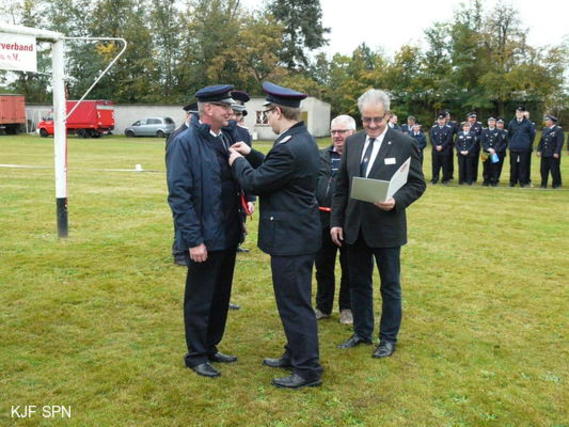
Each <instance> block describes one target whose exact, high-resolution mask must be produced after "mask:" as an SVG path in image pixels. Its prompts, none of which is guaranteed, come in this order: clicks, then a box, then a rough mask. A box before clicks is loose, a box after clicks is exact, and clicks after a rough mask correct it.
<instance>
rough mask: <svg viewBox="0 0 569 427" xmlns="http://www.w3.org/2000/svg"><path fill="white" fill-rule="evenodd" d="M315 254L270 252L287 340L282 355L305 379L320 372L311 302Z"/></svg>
mask: <svg viewBox="0 0 569 427" xmlns="http://www.w3.org/2000/svg"><path fill="white" fill-rule="evenodd" d="M313 264H314V254H310V255H296V256H274V255H273V256H271V271H272V275H273V289H274V291H275V299H276V302H277V308H278V310H279V315H280V318H281V322H282V324H283V328H284V333H285V336H286V340H287V343H286V345H285V349H286V350H285V355H284V356H285V357H287V358H288V359H289V360H290V361H291V364H292V366H293V369H294V373H296V374H298V375H300V376H301V377H302V378H304V379H306V380H316V379H319V378H320V376H321V375H322V367H321V366H320V361H319V359H320V355H319V350H318V326H317V324H316V316H315V314H314V310H313V309H312V304H311V301H310V300H311V286H312V265H313Z"/></svg>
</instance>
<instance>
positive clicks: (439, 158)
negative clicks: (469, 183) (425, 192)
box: [432, 150, 452, 182]
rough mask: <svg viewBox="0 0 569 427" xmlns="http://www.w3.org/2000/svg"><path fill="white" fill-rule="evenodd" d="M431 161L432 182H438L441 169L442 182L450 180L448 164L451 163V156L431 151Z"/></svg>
mask: <svg viewBox="0 0 569 427" xmlns="http://www.w3.org/2000/svg"><path fill="white" fill-rule="evenodd" d="M432 159H433V165H432V168H433V175H432V180H433V182H437V181H438V180H439V174H440V171H441V169H442V171H443V178H442V182H447V181H449V180H450V164H451V163H452V156H450V155H449V154H447V153H444V154H441V153H439V152H438V151H436V150H433V153H432Z"/></svg>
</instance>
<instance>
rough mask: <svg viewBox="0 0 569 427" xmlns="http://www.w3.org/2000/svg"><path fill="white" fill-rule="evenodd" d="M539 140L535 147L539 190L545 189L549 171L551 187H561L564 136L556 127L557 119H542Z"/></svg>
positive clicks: (546, 117)
mask: <svg viewBox="0 0 569 427" xmlns="http://www.w3.org/2000/svg"><path fill="white" fill-rule="evenodd" d="M544 121H545V127H544V128H543V132H542V134H541V135H542V136H541V140H540V141H539V145H538V146H537V155H538V157H541V165H540V166H541V167H540V172H541V188H547V178H549V172H550V171H551V180H552V182H551V186H552V187H553V188H557V187H560V186H561V168H560V165H561V150H562V149H563V142H564V139H565V136H564V134H563V129H562V128H561V126H557V117H555V116H552V115H551V114H547V115H545V117H544Z"/></svg>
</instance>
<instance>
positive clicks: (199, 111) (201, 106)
mask: <svg viewBox="0 0 569 427" xmlns="http://www.w3.org/2000/svg"><path fill="white" fill-rule="evenodd" d="M205 104H206V102H199V101H198V113H199V114H200V115H201V114H203V113H204V111H205V110H204V107H205Z"/></svg>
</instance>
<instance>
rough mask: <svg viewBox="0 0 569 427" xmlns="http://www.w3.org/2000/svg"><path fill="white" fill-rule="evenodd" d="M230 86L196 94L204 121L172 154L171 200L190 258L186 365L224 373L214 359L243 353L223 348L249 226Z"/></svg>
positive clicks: (180, 240)
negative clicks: (236, 159) (231, 131)
mask: <svg viewBox="0 0 569 427" xmlns="http://www.w3.org/2000/svg"><path fill="white" fill-rule="evenodd" d="M231 89H233V86H231V85H215V86H208V87H205V88H203V89H200V90H199V91H197V92H196V94H195V96H196V98H197V100H198V112H199V119H198V118H195V119H194V120H192V121H191V123H190V126H189V128H188V129H186V130H185V131H183V132H182V133H180V134H179V135H177V136H176V137H175V138H174V139H173V140H172V141H171V142H170V144H169V145H168V149H167V152H166V164H167V178H168V191H169V195H168V202H169V204H170V207H171V209H172V212H173V215H174V221H175V223H176V230H177V233H178V235H177V237H179V238H178V239H177V241H178V246H179V248H180V249H181V250H183V251H185V253H186V254H187V257H188V274H187V277H186V290H185V296H184V325H185V332H186V344H187V347H188V353H187V354H186V356H185V363H186V366H187V367H188V368H190V369H192V370H193V371H194V372H196V373H197V374H199V375H202V376H205V377H217V376H219V375H220V373H219V371H218V370H217V369H215V368H214V367H213V366H212V365H211V364H210V362H221V363H231V362H235V361H236V360H237V358H236V357H235V356H230V355H226V354H223V353H221V352H219V351H218V349H217V345H218V344H219V343H220V341H221V339H222V337H223V332H224V330H225V323H226V320H227V309H228V305H229V297H230V294H231V284H232V281H233V269H234V266H235V255H236V249H237V245H238V243H239V241H240V239H241V234H242V226H241V218H240V213H239V208H240V199H239V194H240V188H239V184H238V183H237V181H236V180H235V179H234V178H233V175H232V173H231V169H230V168H229V166H228V164H227V159H228V158H229V145H230V142H229V141H230V139H229V138H228V136H227V135H224V133H223V131H222V127H224V126H227V125H228V124H229V118H230V116H231V105H232V104H233V99H232V98H231V96H230V93H229V92H230V91H231Z"/></svg>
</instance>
